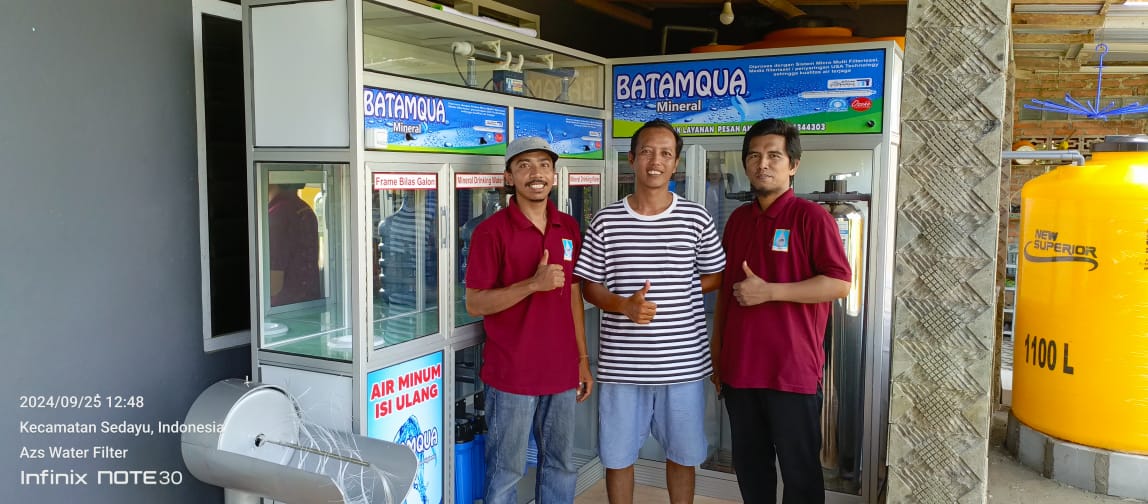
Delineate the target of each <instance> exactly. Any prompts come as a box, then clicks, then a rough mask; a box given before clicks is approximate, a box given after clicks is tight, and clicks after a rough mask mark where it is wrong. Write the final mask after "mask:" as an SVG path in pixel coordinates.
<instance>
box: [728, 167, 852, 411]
mask: <svg viewBox="0 0 1148 504" xmlns="http://www.w3.org/2000/svg"><path fill="white" fill-rule="evenodd" d="M722 246H724V247H725V254H726V269H725V275H724V276H723V278H722V289H723V290H722V292H723V293H724V294H726V295H729V296H730V298H729V302H728V303H727V310H726V317H725V332H724V334H723V337H722V349H721V367H720V371H721V379H722V381H723V382H725V383H728V384H730V385H732V386H734V387H738V388H767V389H773V390H780V391H783V392H795V393H799V394H813V393H816V392H817V390H818V387H819V385H820V384H821V368H822V366H823V365H824V362H825V351H824V349H823V348H822V345H823V342H824V338H825V323H826V321H827V319H828V317H829V309H830V303H828V302H826V303H814V304H806V303H791V302H777V301H774V302H768V303H762V304H759V305H755V306H741V305H739V304H738V303H737V299H735V298H733V295H732V289H733V284H735V283H737V282H740V281H742V280H745V271H744V270H742V267H741V263H742V261H746V262H747V263H748V264H749V268H750V269H751V270H753V272H754V274H756V275H757V276H759V277H761V278H762V279H763V280H765V281H766V282H778V283H780V282H800V281H802V280H807V279H809V278H813V277H815V276H817V275H825V276H827V277H830V278H836V279H839V280H844V281H846V282H849V281H852V275H851V273H850V269H849V261H848V260H847V259H846V257H845V248H844V246H843V245H842V243H841V237H840V235H839V234H838V230H837V224H836V222H835V221H834V220H833V217H832V216H830V215H829V212H827V211H826V210H825V209H824V208H821V206H819V205H817V204H816V203H813V202H811V201H808V200H804V199H801V198H798V197H796V196H794V195H793V190H792V189H790V190H788V191H786V192H785V193H784V194H782V195H781V196H780V197H779V198H778V199H777V200H775V201H774V202H773V204H772V205H770V206H769V208H768V209H766V210H765V211H762V210H761V208H760V207H759V206H758V204H757V201H756V200H755V201H753V202H751V203H749V204H746V205H742V206H741V207H739V208H738V209H737V210H735V211H734V212H733V214H732V215H730V217H729V220H728V221H727V223H726V227H725V233H724V234H723V236H722Z"/></svg>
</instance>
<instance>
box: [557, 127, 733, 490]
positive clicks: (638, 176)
mask: <svg viewBox="0 0 1148 504" xmlns="http://www.w3.org/2000/svg"><path fill="white" fill-rule="evenodd" d="M681 151H682V138H681V136H679V135H678V133H677V131H675V130H674V128H673V127H672V126H671V125H670V124H669V123H668V122H666V121H663V120H661V119H655V120H653V121H650V122H648V123H646V124H645V125H643V126H642V127H641V128H639V129H638V131H637V132H636V133H634V136H633V138H631V139H630V152H629V161H630V166H632V167H633V169H634V178H635V181H636V185H635V188H634V193H633V194H631V195H629V196H627V197H625V198H623V199H621V200H619V201H617V202H615V203H613V204H610V205H608V206H607V207H606V208H603V209H602V210H601V211H600V212H598V214H597V215H595V216H594V219H593V220H592V221H591V222H590V226H589V227H588V228H587V230H586V235H585V238H584V239H583V243H582V254H581V256H580V257H579V259H578V264H577V266H575V268H574V274H575V275H576V276H578V277H580V278H582V279H583V283H584V287H583V292H584V295H585V296H586V300H587V301H589V302H591V303H593V304H594V305H595V306H597V307H599V308H601V309H602V311H603V312H604V313H603V316H602V327H601V331H600V338H601V344H600V350H599V354H598V359H599V360H598V362H599V364H598V383H600V384H601V385H600V388H599V395H598V399H599V401H598V406H599V455H600V456H601V460H602V464H603V465H604V466H606V490H607V494H608V496H609V498H610V502H611V504H629V503H630V502H632V500H633V493H634V462H635V461H636V460H637V458H638V450H639V449H640V448H641V447H642V444H643V443H644V442H645V439H646V436H648V435H649V434H651V433H652V434H653V436H654V438H655V439H657V440H658V442H659V443H660V444H661V445H662V447H663V448H664V449H665V451H666V486H667V488H668V489H669V494H670V502H672V503H675V504H678V503H689V502H692V501H693V495H694V467H695V466H697V465H698V464H701V463H702V462H703V461H704V460H705V457H706V455H707V446H706V437H705V427H704V425H703V416H704V406H705V383H704V382H705V378H706V377H707V376H709V375H710V373H711V371H712V365H711V362H710V355H709V338H708V336H707V333H706V319H705V307H704V301H703V298H702V293H703V292H709V291H711V290H716V289H717V288H718V287H719V286H720V285H721V275H722V274H721V271H722V268H723V267H724V265H725V254H724V253H723V252H722V248H721V242H720V241H719V239H718V234H717V230H716V229H715V227H714V222H713V219H712V218H711V217H710V215H709V213H708V212H706V209H705V207H704V206H702V205H699V204H697V203H694V202H692V201H689V200H685V199H682V198H680V197H678V196H677V195H676V194H674V193H673V192H670V191H669V183H670V180H671V178H672V177H673V175H674V171H675V170H676V168H677V165H678V159H679V157H680V155H681Z"/></svg>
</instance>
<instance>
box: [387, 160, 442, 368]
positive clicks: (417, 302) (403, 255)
mask: <svg viewBox="0 0 1148 504" xmlns="http://www.w3.org/2000/svg"><path fill="white" fill-rule="evenodd" d="M437 184H438V181H437V177H436V175H435V174H433V173H407V174H403V173H385V174H383V173H376V174H375V186H374V187H375V191H374V193H373V195H372V197H371V213H372V225H371V230H372V232H373V234H374V236H373V240H372V241H373V243H374V247H373V250H374V259H375V260H374V261H373V263H374V265H375V271H374V289H373V292H374V295H373V296H372V299H373V311H372V319H373V324H374V336H375V341H374V347H375V348H380V347H386V346H390V345H395V344H398V343H403V342H405V341H411V340H413V339H416V338H421V337H424V336H428V335H431V334H434V333H437V332H438V331H439V322H438V318H439V317H438V246H437V244H438V241H437V235H438V233H437V228H436V223H437V220H436V219H437V218H438V211H437V208H438V207H437V203H436V200H437V199H438V198H437V192H436V190H437ZM400 187H403V189H400Z"/></svg>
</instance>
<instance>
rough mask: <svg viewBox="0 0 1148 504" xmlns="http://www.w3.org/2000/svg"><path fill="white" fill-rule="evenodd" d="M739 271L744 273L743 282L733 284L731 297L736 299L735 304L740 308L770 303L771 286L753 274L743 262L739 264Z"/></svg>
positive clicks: (771, 296) (771, 298)
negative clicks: (740, 306)
mask: <svg viewBox="0 0 1148 504" xmlns="http://www.w3.org/2000/svg"><path fill="white" fill-rule="evenodd" d="M741 269H742V271H745V280H742V281H740V282H737V283H735V284H733V297H734V298H735V299H737V303H738V304H740V305H742V306H753V305H758V304H761V303H766V302H769V301H772V300H773V294H772V287H771V284H770V283H769V282H766V281H765V280H762V279H761V277H759V276H757V275H756V274H754V272H753V270H751V269H749V264H748V263H746V262H745V261H742V262H741Z"/></svg>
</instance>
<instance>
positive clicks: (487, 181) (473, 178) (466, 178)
mask: <svg viewBox="0 0 1148 504" xmlns="http://www.w3.org/2000/svg"><path fill="white" fill-rule="evenodd" d="M505 186H506V177H505V176H504V175H503V174H501V173H456V174H454V188H455V189H497V188H499V187H505Z"/></svg>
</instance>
